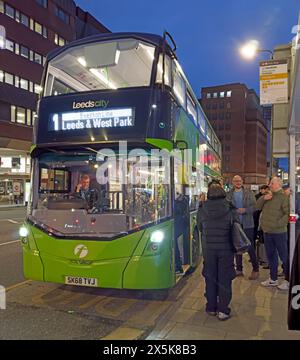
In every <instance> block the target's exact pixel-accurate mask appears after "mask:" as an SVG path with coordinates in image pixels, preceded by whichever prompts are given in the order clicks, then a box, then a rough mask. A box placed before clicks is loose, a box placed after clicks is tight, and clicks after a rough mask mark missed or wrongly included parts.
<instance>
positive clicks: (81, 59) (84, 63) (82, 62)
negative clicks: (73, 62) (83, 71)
mask: <svg viewBox="0 0 300 360" xmlns="http://www.w3.org/2000/svg"><path fill="white" fill-rule="evenodd" d="M77 61H78V62H79V64H81V65H82V66H84V67H87V63H86V60H85V58H84V57H82V56H81V57H79V58H77Z"/></svg>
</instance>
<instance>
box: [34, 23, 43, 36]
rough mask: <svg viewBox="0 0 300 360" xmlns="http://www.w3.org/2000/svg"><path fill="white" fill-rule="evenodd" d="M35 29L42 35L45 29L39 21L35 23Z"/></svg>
mask: <svg viewBox="0 0 300 360" xmlns="http://www.w3.org/2000/svg"><path fill="white" fill-rule="evenodd" d="M34 31H35V32H37V33H38V34H40V35H42V33H43V30H42V25H41V24H39V23H38V22H35V23H34Z"/></svg>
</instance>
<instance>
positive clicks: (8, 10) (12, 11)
mask: <svg viewBox="0 0 300 360" xmlns="http://www.w3.org/2000/svg"><path fill="white" fill-rule="evenodd" d="M5 15H7V16H9V17H11V18H12V19H14V18H15V9H14V8H13V7H11V6H9V5H7V4H5Z"/></svg>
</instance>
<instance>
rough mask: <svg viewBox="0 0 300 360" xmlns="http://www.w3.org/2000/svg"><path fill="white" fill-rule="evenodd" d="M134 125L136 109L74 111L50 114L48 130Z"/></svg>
mask: <svg viewBox="0 0 300 360" xmlns="http://www.w3.org/2000/svg"><path fill="white" fill-rule="evenodd" d="M132 126H134V109H133V108H122V109H106V110H98V111H74V112H65V113H56V114H52V115H50V119H49V123H48V131H72V130H85V129H103V128H119V127H132Z"/></svg>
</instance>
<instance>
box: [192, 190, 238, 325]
mask: <svg viewBox="0 0 300 360" xmlns="http://www.w3.org/2000/svg"><path fill="white" fill-rule="evenodd" d="M207 199H208V200H207V201H205V202H204V203H203V205H202V206H201V207H199V211H198V226H199V229H200V231H201V235H202V251H203V257H204V266H203V272H202V274H203V276H204V277H205V284H206V289H205V296H206V299H207V304H206V312H207V313H208V314H209V315H217V316H218V318H219V320H226V319H228V318H229V317H230V308H229V303H230V301H231V298H232V289H231V283H232V280H233V279H234V278H235V269H234V250H233V245H232V242H231V236H230V233H231V224H232V221H236V222H239V217H238V214H237V213H236V210H235V209H234V208H233V206H232V205H231V204H230V203H229V202H228V201H227V200H226V193H225V191H224V189H223V188H222V187H221V186H220V185H218V184H213V185H211V186H210V188H209V189H208V193H207Z"/></svg>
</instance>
